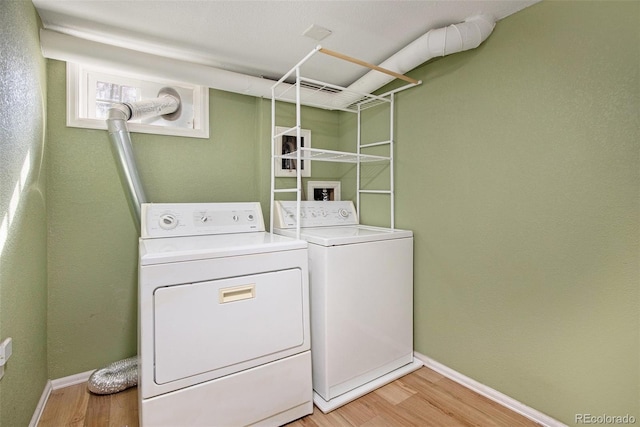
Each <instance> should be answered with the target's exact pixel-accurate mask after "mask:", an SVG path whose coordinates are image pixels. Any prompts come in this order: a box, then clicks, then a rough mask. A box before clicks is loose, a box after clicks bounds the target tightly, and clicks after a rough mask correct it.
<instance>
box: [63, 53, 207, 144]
mask: <svg viewBox="0 0 640 427" xmlns="http://www.w3.org/2000/svg"><path fill="white" fill-rule="evenodd" d="M166 87H170V88H173V89H175V90H176V91H177V92H178V94H179V95H180V101H181V107H182V108H181V112H180V115H179V116H178V117H177V118H175V119H173V120H166V119H164V118H163V117H150V118H146V119H142V120H131V121H129V122H127V128H128V129H129V131H131V132H140V133H152V134H158V135H173V136H187V137H193V138H209V90H208V88H206V87H203V86H197V85H192V84H188V83H178V82H172V81H167V80H160V79H151V78H147V77H139V76H130V75H122V74H118V73H116V72H113V71H104V70H98V69H96V68H91V67H85V66H83V65H78V64H72V63H67V126H69V127H78V128H89V129H105V130H106V129H107V124H106V122H105V120H106V118H107V112H108V111H109V108H111V106H112V105H113V104H117V103H122V102H135V101H140V100H145V99H151V98H157V97H158V93H159V92H160V90H161V89H163V88H166Z"/></svg>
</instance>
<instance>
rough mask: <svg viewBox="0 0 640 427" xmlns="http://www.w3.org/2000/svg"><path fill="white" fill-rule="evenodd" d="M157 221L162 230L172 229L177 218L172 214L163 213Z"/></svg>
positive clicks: (176, 223)
mask: <svg viewBox="0 0 640 427" xmlns="http://www.w3.org/2000/svg"><path fill="white" fill-rule="evenodd" d="M158 223H159V224H160V228H162V229H163V230H173V229H174V228H176V227H177V226H178V218H176V216H175V215H174V214H171V213H164V214H162V215H160V219H159V220H158Z"/></svg>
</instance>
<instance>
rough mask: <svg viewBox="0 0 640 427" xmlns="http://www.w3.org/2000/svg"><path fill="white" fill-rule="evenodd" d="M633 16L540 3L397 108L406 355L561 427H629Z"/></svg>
mask: <svg viewBox="0 0 640 427" xmlns="http://www.w3.org/2000/svg"><path fill="white" fill-rule="evenodd" d="M638 46H640V3H639V2H542V3H539V4H536V5H534V6H532V7H530V8H527V9H525V10H523V11H522V12H519V13H517V14H516V15H514V16H511V17H509V18H507V19H505V20H503V21H501V22H499V23H498V25H497V26H496V29H495V31H494V32H493V34H492V35H491V36H490V37H489V39H488V40H487V41H486V42H485V43H484V44H483V45H482V46H480V48H478V49H475V50H473V51H468V52H464V53H460V54H455V55H451V56H448V57H445V58H441V59H438V60H433V61H431V62H430V63H427V64H425V65H423V66H421V67H419V68H418V69H416V70H414V71H413V72H411V73H410V74H409V75H410V76H411V77H414V78H418V79H421V80H422V81H423V82H424V83H423V84H422V85H421V86H419V87H417V88H414V89H411V90H408V91H406V92H403V93H402V94H400V95H399V96H398V101H397V104H396V108H397V134H396V135H397V153H396V155H397V173H396V178H397V181H396V184H397V186H396V188H397V224H396V225H397V226H398V227H401V228H408V229H412V230H414V232H415V348H416V351H418V352H420V353H422V354H425V355H427V356H429V357H431V358H433V359H435V360H436V361H438V362H441V363H443V364H445V365H447V366H449V367H451V368H453V369H455V370H456V371H458V372H461V373H462V374H464V375H467V376H469V377H471V378H473V379H475V380H477V381H479V382H481V383H483V384H486V385H488V386H490V387H492V388H494V389H496V390H498V391H501V392H503V393H505V394H506V395H508V396H511V397H513V398H515V399H517V400H519V401H521V402H523V403H525V404H526V405H529V406H531V407H533V408H536V409H538V410H540V411H542V412H544V413H547V414H549V415H550V416H552V417H555V418H556V419H559V420H561V421H563V422H565V423H567V424H575V414H583V413H587V414H594V415H602V414H608V415H625V414H631V415H633V416H635V417H636V419H638V420H640V407H639V405H640V392H639V386H640V381H639V380H640V378H639V373H640V372H639V368H640V366H639V365H640V351H639V350H640V349H639V338H640V327H639V320H640V314H639V313H640V299H639V289H640V287H639V277H640V274H639V253H640V252H639V250H640V249H639V237H640V233H639V225H638V224H639V222H638V220H639V215H638V213H639V212H640V200H639V196H640V192H639V190H640V162H639V160H640V159H639V153H640V122H639V113H638V112H639V111H640V88H639V86H640V83H639V82H640V49H639V48H638Z"/></svg>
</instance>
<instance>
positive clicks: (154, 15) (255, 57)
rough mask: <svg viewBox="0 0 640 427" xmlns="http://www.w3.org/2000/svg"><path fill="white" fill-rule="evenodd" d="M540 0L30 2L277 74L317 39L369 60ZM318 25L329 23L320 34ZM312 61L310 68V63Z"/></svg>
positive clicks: (338, 76)
mask: <svg viewBox="0 0 640 427" xmlns="http://www.w3.org/2000/svg"><path fill="white" fill-rule="evenodd" d="M537 1H539V0H489V1H482V0H471V1H462V0H438V1H420V0H395V1H379V0H375V1H374V0H356V1H327V0H324V1H310V0H297V1H294V0H289V1H285V0H279V1H276V0H261V1H240V0H235V1H231V0H209V1H192V0H162V1H153V0H127V1H114V0H109V1H100V0H80V1H76V0H33V4H34V5H35V7H36V9H37V11H38V13H39V15H40V17H41V19H42V22H43V26H44V27H45V28H46V29H50V30H54V31H58V32H61V33H64V34H68V35H73V36H76V37H80V38H85V39H88V40H92V41H97V42H102V43H108V44H112V45H115V46H119V47H126V48H130V49H135V50H138V51H142V52H146V53H153V54H157V55H162V56H166V57H170V58H174V59H181V60H185V61H189V62H195V63H199V64H204V65H209V66H213V67H216V68H221V69H224V70H228V71H234V72H239V73H242V74H248V75H251V76H257V77H266V78H274V79H278V78H280V77H281V76H282V75H283V74H285V73H286V72H287V71H289V70H290V69H291V68H292V67H293V66H295V64H296V63H297V62H298V61H299V60H300V59H302V57H304V56H305V55H306V54H307V53H309V52H310V51H311V50H312V49H313V48H314V47H315V46H317V45H319V44H320V45H322V46H323V47H325V48H327V49H331V50H335V51H338V52H340V53H343V54H346V55H350V56H353V57H355V58H358V59H360V60H363V61H367V62H370V63H373V64H380V63H381V62H383V61H384V60H385V59H387V58H388V57H390V56H392V55H393V54H394V53H396V52H397V51H399V50H400V49H402V48H403V47H404V46H406V45H407V44H409V43H410V42H412V41H413V40H415V39H417V38H418V37H420V36H421V35H423V34H424V33H426V32H427V31H428V30H430V29H433V28H440V27H444V26H447V25H449V24H454V23H459V22H462V21H464V20H465V19H466V18H469V17H471V16H475V15H479V14H484V15H489V16H492V17H493V18H494V19H495V20H496V21H499V20H500V19H503V18H505V17H506V16H509V15H511V14H513V13H516V12H518V11H520V10H522V9H524V8H525V7H527V6H530V5H531V4H534V3H536V2H537ZM312 25H316V26H319V27H321V28H324V29H328V30H330V31H331V34H330V35H329V36H328V37H326V38H325V39H324V40H321V41H318V40H316V39H314V38H311V37H308V36H305V35H303V33H304V32H305V30H307V29H308V28H309V27H311V26H312ZM310 68H311V67H310ZM366 71H367V70H365V69H363V68H362V67H357V66H354V65H352V64H349V63H346V62H344V61H337V60H334V61H331V60H329V61H326V60H325V61H318V63H316V64H313V67H312V70H311V71H310V72H306V74H305V76H307V77H310V78H316V79H322V80H324V81H327V82H331V83H334V84H338V85H341V86H348V85H349V84H351V83H352V82H353V81H355V80H356V79H358V78H359V77H361V76H362V75H363V74H364V73H365V72H366Z"/></svg>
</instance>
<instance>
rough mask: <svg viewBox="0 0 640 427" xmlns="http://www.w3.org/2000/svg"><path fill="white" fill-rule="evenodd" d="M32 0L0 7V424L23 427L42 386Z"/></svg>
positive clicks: (42, 232) (37, 79) (40, 173)
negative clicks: (7, 348) (7, 347)
mask: <svg viewBox="0 0 640 427" xmlns="http://www.w3.org/2000/svg"><path fill="white" fill-rule="evenodd" d="M38 26H39V22H38V17H37V14H36V12H35V9H34V8H33V6H32V4H31V2H26V1H25V2H16V1H4V0H3V1H1V2H0V340H4V339H5V338H7V337H11V338H12V339H13V355H12V356H11V359H9V361H8V362H7V364H6V365H5V371H4V377H3V378H2V380H0V425H2V426H7V427H9V426H26V425H28V424H29V421H30V420H31V416H32V415H33V412H34V410H35V408H36V405H37V403H38V400H39V399H40V395H41V394H42V391H43V389H44V386H45V384H46V381H47V378H48V376H47V348H46V340H47V338H46V316H47V287H46V284H47V282H46V272H47V256H46V249H47V229H46V226H47V224H46V206H45V184H46V182H45V174H44V168H43V150H44V142H45V141H44V136H45V106H46V98H45V94H46V88H47V82H46V67H45V61H44V59H43V58H42V56H41V54H40V45H39V40H38Z"/></svg>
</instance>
